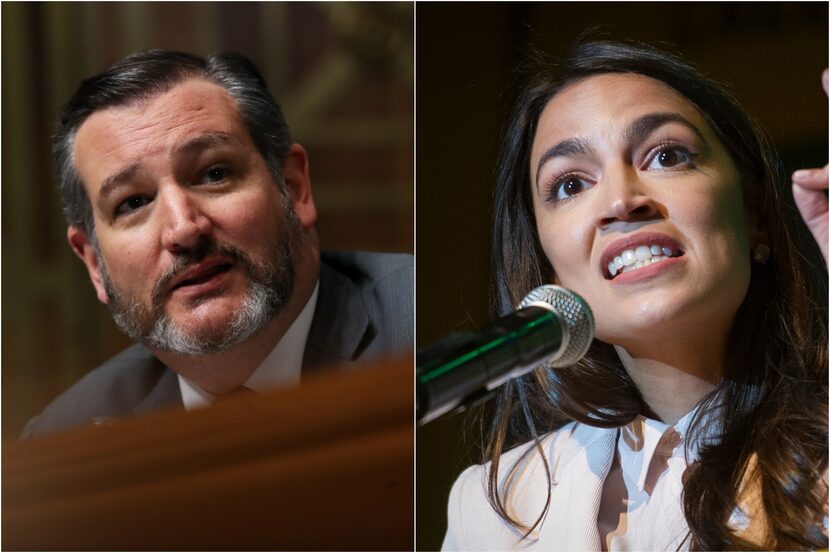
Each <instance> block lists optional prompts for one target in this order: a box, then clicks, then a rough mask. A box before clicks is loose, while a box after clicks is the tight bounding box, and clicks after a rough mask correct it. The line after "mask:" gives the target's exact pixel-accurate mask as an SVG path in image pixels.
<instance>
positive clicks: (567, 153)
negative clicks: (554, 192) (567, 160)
mask: <svg viewBox="0 0 830 553" xmlns="http://www.w3.org/2000/svg"><path fill="white" fill-rule="evenodd" d="M593 154H594V151H593V150H592V149H591V145H590V144H588V142H587V141H586V140H584V139H582V138H566V139H565V140H563V141H562V142H559V143H557V144H556V145H555V146H552V147H550V148H548V149H547V150H545V153H543V154H542V157H540V158H539V163H537V164H536V185H537V186H538V185H539V172H540V171H541V170H542V166H543V165H545V163H547V162H548V161H550V160H551V159H553V158H555V157H579V156H582V157H590V156H592V155H593Z"/></svg>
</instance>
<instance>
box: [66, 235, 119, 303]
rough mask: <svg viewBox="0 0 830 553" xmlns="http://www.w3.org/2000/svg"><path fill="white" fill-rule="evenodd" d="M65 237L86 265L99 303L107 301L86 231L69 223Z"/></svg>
mask: <svg viewBox="0 0 830 553" xmlns="http://www.w3.org/2000/svg"><path fill="white" fill-rule="evenodd" d="M66 239H67V240H68V241H69V246H70V247H71V248H72V251H73V252H75V255H77V256H78V257H79V258H81V261H83V262H84V265H86V270H87V272H89V280H91V281H92V285H93V286H94V287H95V292H96V293H97V294H98V299H99V300H100V301H101V303H109V301H110V300H109V295H108V294H107V289H106V287H105V286H104V279H103V277H102V276H101V268H100V266H99V259H98V255H97V254H96V253H95V250H94V249H93V247H92V242H90V240H89V237H88V236H87V234H86V232H84V231H83V230H81V229H79V228H78V227H76V226H74V225H70V226H69V228H67V229H66Z"/></svg>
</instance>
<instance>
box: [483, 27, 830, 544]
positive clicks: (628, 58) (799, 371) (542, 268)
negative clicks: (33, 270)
mask: <svg viewBox="0 0 830 553" xmlns="http://www.w3.org/2000/svg"><path fill="white" fill-rule="evenodd" d="M536 65H537V66H538V67H537V68H536V70H535V71H534V75H535V76H534V79H533V81H532V82H531V83H530V84H529V85H527V86H526V87H525V88H524V90H523V92H522V93H521V94H520V96H519V98H518V101H517V103H516V107H515V109H514V111H513V113H512V115H511V117H510V119H509V122H508V126H507V131H506V133H505V138H504V142H503V145H502V156H501V159H500V163H499V167H498V171H497V183H496V190H495V194H494V213H493V217H494V224H493V242H492V257H493V263H494V272H493V274H494V285H493V294H494V297H493V304H494V311H496V312H497V313H505V312H508V311H511V310H512V309H514V306H516V305H517V304H518V303H519V301H520V300H521V299H522V297H523V296H524V295H525V294H526V293H527V292H528V291H530V290H531V289H533V288H535V287H536V286H539V285H541V284H543V283H550V282H552V280H553V277H554V270H555V268H554V267H552V266H551V265H550V263H549V261H548V259H547V258H546V256H545V254H544V252H543V251H542V248H541V245H540V242H539V238H538V235H537V230H536V224H535V216H534V211H533V202H532V195H531V178H530V163H529V160H530V151H531V146H532V144H533V140H534V136H535V133H536V126H537V123H538V120H539V116H540V114H541V113H542V110H543V109H544V107H545V106H546V105H547V104H548V102H549V101H550V100H551V98H553V97H554V96H555V95H556V94H557V93H558V92H559V91H560V90H561V89H562V87H563V86H565V85H567V84H570V83H573V82H575V81H577V80H579V79H583V78H586V77H589V76H592V75H599V74H604V73H635V74H640V75H645V76H648V77H651V78H654V79H657V80H659V81H661V82H663V83H665V84H667V85H668V86H670V87H672V88H673V89H674V90H676V91H677V92H679V93H680V94H681V95H683V96H684V97H685V98H687V99H688V100H689V101H691V102H692V103H693V104H694V105H695V106H696V107H697V109H698V110H699V111H700V113H701V114H703V116H704V117H705V118H706V119H707V121H708V123H709V124H710V125H711V127H712V129H713V130H714V132H715V133H716V134H717V136H718V137H719V139H720V140H721V142H722V143H723V144H724V145H725V147H726V149H727V151H728V152H729V154H730V155H731V157H732V159H733V161H734V162H735V164H736V166H737V167H738V169H739V171H740V174H741V176H742V182H743V192H744V197H745V199H746V203H747V206H748V207H749V209H751V210H752V211H753V213H754V215H755V216H756V217H757V218H758V221H759V226H760V227H761V228H762V229H763V230H764V231H765V234H766V236H767V240H765V242H766V243H767V244H768V245H769V246H770V249H771V250H772V255H771V257H770V260H769V262H768V263H766V264H759V263H755V262H753V263H752V272H751V279H750V285H749V290H748V292H747V295H746V298H745V299H744V301H743V304H742V305H741V307H740V308H739V311H738V313H737V316H736V320H735V324H734V327H733V329H732V332H731V335H730V338H729V344H728V351H727V358H726V359H725V360H724V367H725V371H724V374H723V378H722V381H721V382H720V384H719V386H718V387H717V389H716V390H715V391H714V392H712V393H711V394H710V395H708V396H707V397H706V398H704V400H703V401H702V402H701V408H700V409H699V410H698V411H697V414H696V416H695V420H694V421H693V423H692V427H691V429H690V435H691V439H690V440H686V442H687V443H690V442H694V441H695V437H696V436H702V435H703V434H704V433H705V432H706V431H707V430H710V429H711V428H712V427H713V426H712V424H711V423H712V420H713V418H714V419H718V420H717V421H716V422H715V425H714V427H715V428H720V430H721V432H720V435H719V436H718V437H717V439H716V440H710V441H709V442H707V444H705V445H704V447H703V448H702V449H701V451H700V455H699V459H698V461H697V462H696V463H695V464H694V465H693V470H689V471H687V473H686V476H687V479H686V481H685V484H684V493H683V499H682V500H683V508H684V512H685V517H686V520H687V522H688V525H689V528H690V536H689V537H690V538H691V543H690V545H691V547H692V548H693V549H701V550H725V549H754V548H760V549H767V548H770V549H823V548H826V547H827V538H826V536H825V535H824V533H823V531H822V519H823V517H824V516H825V513H826V508H827V505H826V501H827V495H826V485H825V483H824V482H823V477H824V475H825V472H826V470H827V439H828V437H827V394H828V388H827V326H826V310H825V308H823V307H822V306H820V305H819V304H818V298H819V297H820V296H819V291H818V287H817V282H816V281H817V280H818V279H817V276H818V275H819V271H823V270H825V269H824V268H823V267H815V266H811V265H810V264H809V263H808V262H807V261H805V259H804V258H803V257H802V256H801V254H799V252H798V251H797V250H796V246H795V244H794V237H793V232H792V225H793V218H794V217H795V216H797V215H795V213H794V210H792V209H785V207H784V206H789V205H791V203H788V202H786V201H784V200H783V199H782V198H784V195H787V194H790V191H789V185H788V180H787V179H786V178H785V176H784V174H783V172H782V168H781V167H780V163H779V161H778V158H777V156H776V155H775V152H774V151H773V149H772V147H771V146H770V144H769V143H768V141H767V140H766V138H765V137H764V134H763V132H762V131H761V130H760V129H759V127H758V126H757V125H756V124H754V123H753V121H752V120H751V119H750V118H749V117H748V116H747V114H746V113H745V112H744V110H743V109H742V108H741V106H740V105H739V104H738V102H737V101H736V100H735V99H734V97H733V96H732V95H731V94H730V93H729V92H728V91H727V90H726V89H725V88H724V87H722V86H720V85H718V84H716V83H715V82H714V81H712V80H710V79H708V78H706V77H705V76H704V75H703V74H702V73H701V72H700V71H698V70H697V69H695V68H694V67H692V66H691V65H689V64H688V63H687V62H685V61H684V60H683V59H681V58H679V57H677V56H674V55H670V54H666V53H663V52H659V51H656V50H654V49H652V48H649V47H645V46H641V45H633V46H632V45H626V44H619V43H609V42H591V43H582V44H579V45H577V46H575V47H574V48H572V49H571V51H570V52H569V53H568V54H567V55H566V56H565V58H564V61H563V62H562V63H561V64H559V65H556V66H554V65H543V66H539V64H538V63H537V64H536ZM747 255H749V252H747ZM638 415H647V416H651V417H654V414H653V412H652V411H651V409H650V408H649V406H648V405H647V404H646V402H645V401H644V399H643V397H642V396H641V394H640V393H639V391H638V389H637V387H636V386H635V384H634V383H633V381H632V380H631V378H630V377H629V376H628V374H627V373H626V371H625V369H624V368H623V366H622V364H621V362H620V360H619V358H618V356H617V355H616V352H615V350H614V348H613V346H611V345H610V344H606V343H602V342H600V341H599V340H595V341H594V344H593V345H592V347H591V349H590V351H589V352H588V354H587V355H586V356H585V358H584V359H583V360H582V361H580V362H579V363H578V364H577V365H575V366H573V367H571V368H569V369H566V370H561V369H558V370H556V371H555V372H554V371H545V370H537V371H536V372H535V373H533V374H530V375H527V376H526V377H524V378H522V379H518V380H516V381H513V382H512V383H510V384H508V385H506V386H504V387H503V388H502V389H501V391H500V392H499V396H498V398H497V401H496V402H495V404H494V407H493V409H492V412H491V413H490V414H489V416H488V417H486V418H485V419H484V431H485V434H486V436H487V438H486V441H485V448H484V457H485V461H490V462H491V470H490V474H489V484H488V486H489V489H488V495H489V498H490V502H491V503H492V505H493V507H494V508H495V509H496V511H497V512H498V513H499V514H500V515H501V516H502V517H503V518H505V519H506V520H507V521H508V522H510V523H511V524H513V525H514V526H516V527H517V528H519V529H521V530H522V531H524V532H527V533H528V534H529V533H530V531H531V530H532V529H533V528H534V527H536V526H538V525H539V524H540V523H541V521H542V520H543V519H544V516H545V514H546V511H547V509H548V508H549V507H550V505H549V503H550V495H548V505H547V506H546V507H545V511H544V512H541V513H539V518H538V519H536V520H535V522H532V523H530V524H528V523H526V522H524V521H519V520H515V519H513V518H512V517H511V515H510V513H509V512H508V510H507V509H506V508H505V506H504V501H503V492H504V490H500V489H499V458H500V456H501V453H502V452H503V451H504V450H506V449H507V448H508V447H511V446H512V445H515V444H518V443H523V442H527V441H532V442H535V448H531V449H529V450H528V451H527V453H526V454H528V455H532V454H534V452H537V453H539V454H541V455H544V453H543V450H542V447H541V444H540V441H539V440H540V437H541V436H543V435H544V434H545V433H548V432H550V431H552V430H555V429H557V428H560V427H562V426H563V425H564V424H566V423H568V422H570V421H578V422H580V423H586V424H590V425H593V426H601V427H618V426H622V425H624V424H627V423H628V422H630V421H632V420H633V419H634V418H635V417H636V416H638ZM704 420H705V422H704ZM705 427H706V428H705ZM548 478H550V475H549V474H548ZM746 485H752V486H756V491H759V492H760V494H761V497H762V508H761V510H760V511H761V512H758V513H750V516H755V517H764V518H763V521H762V522H763V524H762V526H765V527H766V536H765V537H764V538H762V539H763V543H753V542H750V541H747V540H746V539H745V538H742V537H740V536H739V535H737V534H736V532H735V531H734V530H733V529H732V528H730V527H729V525H728V520H729V517H730V514H731V513H732V512H733V510H734V508H735V507H736V505H737V504H738V497H739V494H740V492H741V489H742V487H744V486H746ZM753 522H755V521H753Z"/></svg>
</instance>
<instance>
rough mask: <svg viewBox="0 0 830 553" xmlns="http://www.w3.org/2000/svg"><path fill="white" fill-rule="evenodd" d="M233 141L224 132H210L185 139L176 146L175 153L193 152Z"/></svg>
mask: <svg viewBox="0 0 830 553" xmlns="http://www.w3.org/2000/svg"><path fill="white" fill-rule="evenodd" d="M232 142H234V138H233V137H232V136H231V135H230V134H228V133H224V132H211V133H206V134H202V135H199V136H196V137H194V138H191V139H189V140H186V141H184V142H182V143H181V144H179V145H178V146H176V148H175V150H174V152H175V153H195V152H198V151H201V150H207V149H208V148H214V147H217V146H224V145H226V144H230V143H232Z"/></svg>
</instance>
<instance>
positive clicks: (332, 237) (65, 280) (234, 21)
mask: <svg viewBox="0 0 830 553" xmlns="http://www.w3.org/2000/svg"><path fill="white" fill-rule="evenodd" d="M413 11H414V6H413V5H412V4H410V3H244V2H228V3H201V2H198V3H196V2H193V3H190V2H188V3H166V2H163V3H132V2H130V3H121V2H115V3H74V2H73V3H3V5H2V113H3V126H2V127H3V128H2V154H3V164H2V268H3V271H2V299H3V305H2V307H3V309H2V346H3V348H2V399H3V407H2V415H3V426H2V428H3V438H4V439H8V438H10V437H13V436H16V435H17V433H18V432H19V431H20V429H21V428H22V426H23V424H25V422H26V421H27V420H28V419H29V418H30V417H31V416H33V415H35V414H37V413H38V412H39V411H40V410H41V409H42V408H43V407H44V406H45V405H46V403H48V402H49V401H50V400H51V399H52V398H53V397H55V396H56V395H57V394H58V393H60V392H61V391H63V390H64V389H66V388H67V387H68V386H69V385H70V384H72V383H73V382H74V381H76V380H77V379H78V378H80V377H81V376H82V375H83V374H85V373H86V372H87V371H89V370H90V369H92V368H94V367H95V366H97V365H98V364H100V363H101V362H102V361H104V360H106V359H107V358H109V357H111V356H112V355H113V354H115V353H116V352H118V351H119V350H121V349H123V348H124V347H125V346H127V345H128V342H127V340H126V338H125V337H123V336H122V335H121V334H120V332H119V331H118V330H116V329H115V327H114V325H113V323H112V321H111V319H110V315H109V312H108V311H107V310H106V308H104V307H103V306H102V305H100V304H99V303H98V302H97V300H96V299H95V297H94V294H93V290H92V287H91V285H90V284H89V282H88V279H87V276H86V274H85V271H84V270H83V268H82V265H81V263H80V262H79V261H77V260H76V259H75V258H74V255H73V254H72V253H71V252H70V250H69V248H68V246H67V245H66V239H65V223H64V219H63V216H62V214H61V206H60V199H59V197H58V194H57V191H56V188H55V178H54V176H53V168H52V161H51V153H50V151H51V150H50V147H51V141H50V136H51V133H52V131H53V128H54V127H53V126H54V121H55V117H56V114H57V111H58V108H59V106H60V105H61V104H62V103H63V102H65V101H66V100H67V99H68V97H69V96H70V95H71V93H72V92H73V91H74V89H75V88H76V87H77V85H78V83H79V82H80V79H82V78H84V77H87V76H90V75H92V74H94V73H97V72H98V71H100V70H102V69H104V68H105V67H107V66H108V65H110V64H111V63H113V62H114V61H116V60H118V59H120V58H121V57H123V56H125V55H126V54H128V53H131V52H134V51H139V50H145V49H149V48H167V49H178V50H184V51H189V52H193V53H196V54H201V55H206V54H209V53H213V52H217V51H238V52H241V53H243V54H245V55H247V56H248V57H250V58H251V59H252V60H253V61H254V62H255V63H256V64H257V65H258V67H259V68H260V70H261V71H262V72H263V74H264V76H265V78H266V81H267V82H268V85H269V88H270V89H271V92H272V94H273V96H274V98H275V99H276V100H277V102H278V103H280V105H281V106H282V108H283V111H284V112H285V114H286V117H287V119H288V122H289V125H290V126H291V128H292V132H293V136H294V140H295V141H297V142H300V143H301V144H303V145H304V146H305V147H306V148H307V150H308V151H309V157H310V164H311V176H312V184H313V191H314V196H315V200H316V202H317V206H318V209H319V211H320V219H319V220H320V222H319V231H320V236H321V241H322V246H323V248H325V249H369V250H378V251H405V252H412V251H413V203H414V201H413V153H412V152H413V128H414V126H413V105H414V97H413V83H414V74H413V73H414V67H413V44H412V41H413Z"/></svg>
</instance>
